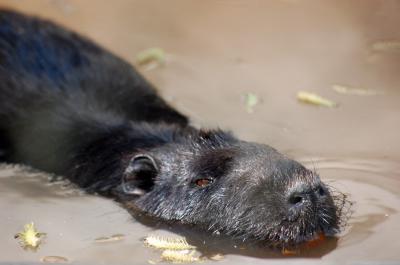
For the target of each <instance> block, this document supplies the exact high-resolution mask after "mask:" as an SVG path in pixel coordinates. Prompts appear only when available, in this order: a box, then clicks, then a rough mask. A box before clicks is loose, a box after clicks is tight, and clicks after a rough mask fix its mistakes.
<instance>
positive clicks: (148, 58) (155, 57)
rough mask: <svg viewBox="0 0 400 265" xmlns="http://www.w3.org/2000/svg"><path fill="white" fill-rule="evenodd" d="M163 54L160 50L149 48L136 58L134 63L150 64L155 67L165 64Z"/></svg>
mask: <svg viewBox="0 0 400 265" xmlns="http://www.w3.org/2000/svg"><path fill="white" fill-rule="evenodd" d="M165 58H166V55H165V52H164V50H163V49H161V48H150V49H147V50H144V51H142V52H140V53H138V55H137V56H136V62H137V63H138V64H139V65H146V64H150V63H154V64H155V66H159V65H163V64H165Z"/></svg>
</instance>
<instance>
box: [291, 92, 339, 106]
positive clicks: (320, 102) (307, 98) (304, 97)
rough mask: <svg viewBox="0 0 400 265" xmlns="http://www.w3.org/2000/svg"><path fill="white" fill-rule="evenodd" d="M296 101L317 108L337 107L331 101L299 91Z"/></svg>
mask: <svg viewBox="0 0 400 265" xmlns="http://www.w3.org/2000/svg"><path fill="white" fill-rule="evenodd" d="M297 99H298V100H300V101H302V102H304V103H308V104H313V105H317V106H324V107H329V108H334V107H337V105H338V104H337V103H336V102H333V101H331V100H328V99H325V98H323V97H321V96H319V95H317V94H314V93H310V92H305V91H300V92H298V93H297Z"/></svg>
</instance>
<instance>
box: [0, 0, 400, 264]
mask: <svg viewBox="0 0 400 265" xmlns="http://www.w3.org/2000/svg"><path fill="white" fill-rule="evenodd" d="M0 4H1V5H2V6H7V7H11V8H14V9H18V10H22V11H25V12H28V13H32V14H38V15H41V16H43V17H47V18H50V19H52V20H55V21H58V22H59V23H61V24H63V25H65V26H68V27H70V28H72V29H75V30H77V31H79V32H81V33H83V34H86V35H88V36H90V37H91V38H93V39H94V40H96V41H97V42H99V43H101V44H102V45H103V46H105V47H107V48H109V49H111V50H112V51H114V52H115V53H117V54H119V55H120V56H122V57H124V58H126V59H127V60H128V61H131V62H132V63H134V61H135V56H136V54H137V53H138V52H139V51H141V50H142V49H145V48H148V47H162V48H164V49H165V50H166V51H167V52H168V54H169V56H168V61H167V65H166V66H165V67H159V68H155V69H153V70H148V69H146V68H145V67H142V68H140V70H141V71H142V72H143V73H144V74H145V75H146V76H147V77H148V78H149V79H150V80H151V81H152V82H153V83H154V84H156V85H157V86H158V87H159V88H160V92H161V93H162V94H163V96H164V97H165V98H166V99H168V100H169V101H170V102H171V103H172V104H174V105H175V106H176V107H177V108H178V109H180V110H181V111H182V112H184V113H186V114H187V115H189V116H190V117H191V118H192V121H193V123H194V124H196V125H198V126H206V127H215V126H219V127H221V128H224V129H229V130H232V131H234V132H235V134H236V135H238V136H239V137H241V138H243V139H246V140H250V141H257V142H262V143H267V144H270V145H273V146H274V147H276V148H278V149H280V150H281V151H282V152H284V153H286V154H288V155H290V156H292V157H294V158H297V159H299V160H301V161H302V162H303V163H305V164H306V165H307V166H309V167H310V168H314V169H316V170H317V171H318V172H319V173H320V175H321V176H322V178H323V179H324V180H326V181H327V182H329V184H330V185H332V186H334V187H336V188H338V189H340V190H341V191H343V192H345V193H348V194H349V196H350V199H351V200H352V201H353V202H354V205H353V208H352V211H353V214H352V218H351V219H350V220H349V226H348V227H347V228H346V229H345V230H344V231H343V233H342V234H341V236H340V237H339V239H338V241H337V242H336V241H335V242H334V243H333V244H330V245H329V246H327V247H326V248H325V249H323V250H318V251H316V252H315V253H313V254H312V255H303V256H302V257H291V258H284V259H282V258H280V257H278V256H276V255H273V254H271V255H270V254H268V255H264V253H260V252H258V253H255V254H254V253H253V254H248V253H247V252H246V251H240V250H239V251H236V252H232V253H230V252H229V251H227V253H225V258H224V259H223V260H222V261H220V262H219V263H221V264H243V263H251V264H265V263H268V264H288V263H290V264H292V263H293V264H318V263H340V264H342V263H344V262H346V263H349V264H370V263H369V262H370V261H372V263H376V264H382V263H390V264H392V263H399V262H400V252H399V251H398V250H399V249H400V241H399V236H400V232H399V231H400V197H399V192H400V173H399V172H400V141H399V140H398V131H399V129H400V115H399V114H400V104H399V102H400V89H399V87H400V75H399V71H400V52H399V50H396V49H390V48H389V49H386V50H383V51H382V50H378V51H377V50H374V49H373V44H374V43H376V42H378V41H384V40H400V30H399V25H400V16H399V15H398V14H399V12H400V3H399V2H398V1H390V0H385V1H383V0H382V1H377V0H368V1H367V0H365V1H340V2H339V1H317V0H315V1H311V0H310V1H304V0H297V1H296V0H286V1H283V0H282V1H278V0H276V1H127V0H126V1H123V0H118V1H117V0H114V1H112V2H110V1H78V0H76V1H69V0H41V1H33V0H32V1H26V0H15V1H11V0H10V1H5V0H1V1H0ZM386 47H387V46H386ZM334 84H339V85H345V86H350V87H357V88H362V89H370V90H373V91H375V92H377V93H376V95H371V96H366V95H342V94H338V93H336V92H335V91H333V90H332V88H331V87H332V85H334ZM299 90H308V91H312V92H316V93H318V94H320V95H323V96H325V97H327V98H329V99H331V100H334V101H336V102H338V103H339V107H337V108H335V109H328V108H318V107H315V106H309V105H304V104H301V103H299V102H297V101H296V92H297V91H299ZM249 92H251V93H255V94H256V95H257V96H258V98H259V99H260V103H259V104H258V105H256V106H255V107H254V111H253V112H252V113H248V112H247V111H246V108H245V104H244V95H245V94H246V93H249ZM46 183H48V182H47V177H46V176H44V175H43V174H41V173H29V172H26V170H24V169H20V168H11V167H5V166H4V167H2V169H1V170H0V194H1V195H0V198H1V200H0V209H1V212H0V227H1V229H0V231H1V240H0V261H1V262H11V261H12V262H38V261H39V259H40V258H41V257H43V256H46V255H57V256H64V257H67V258H68V259H69V260H70V261H72V262H76V263H83V264H85V263H96V264H100V263H101V264H105V263H107V264H108V263H110V264H122V263H123V264H127V263H129V264H144V263H147V262H148V260H154V261H157V260H158V259H159V253H158V252H156V251H154V250H151V249H147V248H145V247H143V245H142V241H141V239H142V238H143V237H144V236H146V235H148V234H150V233H166V232H165V231H159V230H157V231H154V229H153V228H151V227H148V226H144V225H142V224H140V223H138V222H136V221H135V220H134V219H132V218H131V217H130V215H129V214H128V213H127V212H126V211H125V210H123V209H121V208H119V206H118V205H116V204H114V203H113V202H111V201H109V200H106V199H102V198H98V197H94V196H88V195H84V194H80V193H79V192H78V191H76V190H74V189H72V188H70V187H65V185H64V184H62V183H61V184H60V183H56V184H46ZM29 221H34V222H35V223H36V224H37V226H38V228H39V229H40V230H42V231H45V232H46V233H47V237H46V240H45V244H43V245H42V246H41V247H40V249H39V250H38V251H37V252H30V251H24V250H22V249H21V248H20V247H19V246H18V243H17V241H16V240H15V239H14V238H13V236H14V234H15V233H16V232H18V231H19V230H21V227H22V226H23V224H24V223H27V222H29ZM113 234H124V235H125V237H124V238H123V239H122V240H120V241H116V242H108V243H96V242H95V239H96V238H98V237H100V236H110V235H113ZM205 263H210V264H211V263H213V262H212V261H207V262H205Z"/></svg>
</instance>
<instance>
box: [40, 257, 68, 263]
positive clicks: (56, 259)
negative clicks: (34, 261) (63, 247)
mask: <svg viewBox="0 0 400 265" xmlns="http://www.w3.org/2000/svg"><path fill="white" fill-rule="evenodd" d="M40 261H41V262H43V263H66V262H68V259H67V258H66V257H61V256H44V257H42V258H40Z"/></svg>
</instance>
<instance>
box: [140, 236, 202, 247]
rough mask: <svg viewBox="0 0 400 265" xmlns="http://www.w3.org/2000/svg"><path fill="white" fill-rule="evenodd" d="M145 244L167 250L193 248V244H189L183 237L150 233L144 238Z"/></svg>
mask: <svg viewBox="0 0 400 265" xmlns="http://www.w3.org/2000/svg"><path fill="white" fill-rule="evenodd" d="M144 243H145V245H147V246H150V247H154V248H157V249H168V250H188V249H195V248H196V247H195V246H192V245H189V243H188V242H187V241H186V239H185V238H184V237H177V238H168V237H160V236H154V235H150V236H148V237H146V238H145V240H144Z"/></svg>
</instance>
